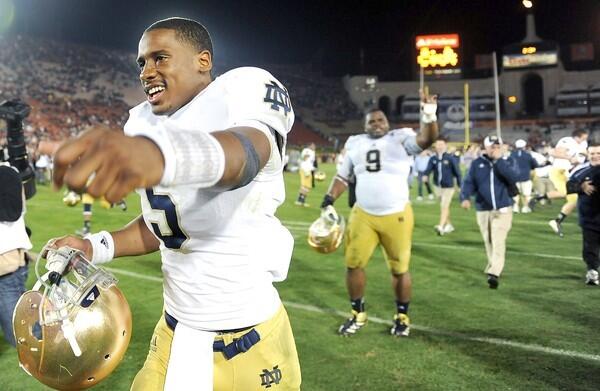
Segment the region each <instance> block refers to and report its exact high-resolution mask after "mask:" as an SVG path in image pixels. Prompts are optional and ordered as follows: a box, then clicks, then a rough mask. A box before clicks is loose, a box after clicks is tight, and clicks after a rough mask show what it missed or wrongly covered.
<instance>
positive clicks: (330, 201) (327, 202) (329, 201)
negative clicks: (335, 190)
mask: <svg viewBox="0 0 600 391" xmlns="http://www.w3.org/2000/svg"><path fill="white" fill-rule="evenodd" d="M334 202H335V199H334V198H333V197H332V196H331V194H325V197H323V202H322V203H321V209H323V208H327V207H328V206H329V205H333V203H334Z"/></svg>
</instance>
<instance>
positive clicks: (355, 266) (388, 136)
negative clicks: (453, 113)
mask: <svg viewBox="0 0 600 391" xmlns="http://www.w3.org/2000/svg"><path fill="white" fill-rule="evenodd" d="M436 109H437V97H436V96H431V97H430V96H428V95H427V94H422V96H421V122H422V124H423V126H422V129H421V132H420V133H419V134H418V135H417V134H415V133H414V131H413V130H412V129H409V128H403V129H394V130H390V125H389V123H388V120H387V118H386V116H385V114H384V113H383V112H382V111H381V110H372V111H370V112H369V113H367V114H366V116H365V134H361V135H357V136H352V137H350V138H349V139H348V141H347V142H346V145H345V148H346V156H345V158H344V162H343V163H342V166H341V169H340V170H338V173H337V175H336V177H335V178H334V179H333V182H332V183H331V185H330V187H329V191H328V192H327V194H326V195H325V198H324V200H323V203H322V205H321V207H322V208H327V207H328V206H330V205H332V204H333V203H334V201H335V200H336V199H337V198H338V197H339V196H340V195H341V194H342V193H343V192H344V191H345V190H346V188H347V180H348V177H349V176H350V174H351V173H354V174H355V175H356V179H357V185H356V204H355V205H354V207H353V208H352V212H351V214H350V218H349V221H348V229H347V231H346V248H345V260H346V267H347V272H346V284H347V288H348V293H349V295H350V302H351V306H352V316H351V317H350V318H349V319H348V320H347V321H346V322H344V323H343V324H342V325H341V326H340V327H339V330H338V332H339V333H340V334H341V335H352V334H354V333H356V332H357V331H358V330H359V329H360V328H361V327H362V326H363V325H364V324H365V323H366V322H367V313H366V311H365V302H364V293H365V285H366V281H367V278H366V273H365V267H366V266H367V263H368V262H369V259H370V258H371V255H372V253H373V251H374V250H375V247H376V246H377V245H381V246H382V247H383V250H384V253H385V256H386V260H387V264H388V268H389V270H390V273H391V275H392V288H393V290H394V294H395V298H396V308H397V314H396V315H395V316H394V326H393V327H392V329H391V333H392V334H393V335H396V336H408V334H409V319H408V315H407V313H408V305H409V302H410V298H411V284H412V283H411V278H410V273H409V271H408V265H409V262H410V253H411V243H412V232H413V225H414V219H413V212H412V208H411V206H410V202H409V191H408V181H407V180H408V175H409V173H410V166H411V164H412V159H411V156H410V155H416V154H418V153H420V152H421V151H422V150H423V149H426V148H428V147H429V146H430V145H431V144H432V143H433V141H434V140H435V139H436V138H437V136H438V126H437V122H436V121H437V117H436V114H435V113H436Z"/></svg>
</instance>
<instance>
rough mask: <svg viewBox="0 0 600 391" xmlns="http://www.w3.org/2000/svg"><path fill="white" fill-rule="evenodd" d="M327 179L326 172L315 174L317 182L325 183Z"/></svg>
mask: <svg viewBox="0 0 600 391" xmlns="http://www.w3.org/2000/svg"><path fill="white" fill-rule="evenodd" d="M325 179H327V174H325V172H323V171H317V172H315V180H316V181H319V182H323V181H324V180H325Z"/></svg>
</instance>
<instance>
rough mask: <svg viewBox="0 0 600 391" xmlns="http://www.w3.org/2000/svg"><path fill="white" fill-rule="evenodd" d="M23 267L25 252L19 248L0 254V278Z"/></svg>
mask: <svg viewBox="0 0 600 391" xmlns="http://www.w3.org/2000/svg"><path fill="white" fill-rule="evenodd" d="M21 266H25V250H23V249H21V248H19V249H16V250H11V251H8V252H5V253H4V254H0V276H3V275H5V274H8V273H12V272H14V271H15V270H17V269H18V268H20V267H21Z"/></svg>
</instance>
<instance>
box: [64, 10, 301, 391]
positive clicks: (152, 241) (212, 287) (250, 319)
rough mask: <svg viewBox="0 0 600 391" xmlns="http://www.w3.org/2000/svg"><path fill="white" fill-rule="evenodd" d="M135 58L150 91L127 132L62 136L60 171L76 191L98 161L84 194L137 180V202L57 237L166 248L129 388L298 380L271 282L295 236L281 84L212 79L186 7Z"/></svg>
mask: <svg viewBox="0 0 600 391" xmlns="http://www.w3.org/2000/svg"><path fill="white" fill-rule="evenodd" d="M137 62H138V65H139V67H140V81H141V83H142V87H143V89H144V92H145V93H146V96H147V100H146V101H145V102H144V103H141V104H140V105H138V106H136V107H135V108H133V109H132V110H131V111H130V117H129V120H128V121H127V123H126V125H125V132H124V134H123V133H119V132H113V131H109V130H106V129H95V130H92V131H90V132H88V133H85V134H84V135H82V136H81V137H79V138H77V139H74V140H71V141H69V142H67V143H66V144H65V145H63V146H62V147H61V148H60V150H58V152H57V153H56V156H55V172H54V183H55V185H56V186H57V187H60V186H62V185H63V184H65V185H66V186H67V187H69V188H71V189H75V190H78V191H82V190H84V185H85V184H86V181H87V179H88V178H89V177H90V176H91V175H92V173H95V176H94V179H93V180H92V182H91V183H90V184H89V186H88V187H87V188H86V189H85V190H86V191H87V192H88V193H89V194H91V195H93V196H95V197H100V196H105V197H106V198H107V199H108V200H109V201H110V202H116V201H118V200H120V199H122V198H123V197H124V196H126V195H127V194H128V193H129V192H131V191H132V190H134V189H135V190H136V191H137V192H138V193H139V195H140V197H141V202H142V215H141V216H139V217H138V218H136V219H135V220H133V221H132V222H131V223H130V224H129V225H127V226H126V227H124V228H123V229H121V230H118V231H115V232H111V233H109V232H106V231H102V232H100V233H96V234H93V235H91V236H89V237H88V238H87V239H85V240H82V239H79V238H76V237H73V236H69V237H64V238H60V239H58V240H57V241H56V243H55V246H56V247H59V246H64V245H68V246H71V247H75V248H79V249H82V250H84V251H85V253H86V255H87V256H88V257H90V259H92V261H93V262H94V263H96V264H99V263H103V262H108V261H110V260H111V259H112V258H114V257H121V256H128V255H140V254H147V253H150V252H154V251H157V250H160V252H161V260H162V271H163V274H164V282H163V288H164V309H165V312H164V314H163V315H162V316H161V317H160V320H159V321H158V324H157V325H156V328H155V331H154V336H153V338H152V341H153V345H152V346H151V349H150V351H149V353H148V357H147V359H146V362H145V364H144V367H143V368H142V369H141V370H140V372H139V373H138V374H137V376H136V377H135V380H134V382H133V385H132V389H133V390H163V389H165V390H180V389H190V388H194V389H198V390H213V389H214V390H259V389H263V388H264V387H265V386H267V387H268V386H270V385H271V383H277V384H278V385H279V387H280V388H281V389H288V390H297V389H299V388H300V366H299V363H298V357H297V353H296V347H295V343H294V339H293V335H292V330H291V327H290V323H289V320H288V317H287V314H286V311H285V309H284V308H283V305H282V303H281V300H280V298H279V295H278V293H277V290H276V289H275V288H274V286H273V281H281V280H283V279H285V277H286V275H287V270H288V267H289V261H290V258H291V253H292V247H293V238H292V236H291V234H290V233H289V231H287V229H285V228H284V227H283V226H282V225H281V223H280V222H279V220H278V219H277V218H276V217H275V216H274V213H275V210H276V209H277V207H278V206H279V205H280V204H281V203H282V202H283V200H284V198H285V189H284V183H283V175H282V169H283V165H282V156H284V155H285V151H284V149H285V140H286V135H287V133H288V132H289V131H290V129H291V127H292V124H293V122H294V112H293V110H292V107H291V104H290V101H289V96H288V92H287V90H286V89H285V87H284V86H283V85H282V84H281V83H280V82H279V81H277V80H276V79H275V78H274V77H273V76H272V75H271V74H269V73H268V72H266V71H264V70H262V69H258V68H250V67H247V68H237V69H234V70H231V71H229V72H227V73H225V74H223V75H221V76H220V77H218V78H216V79H214V80H213V78H212V75H211V69H212V42H211V39H210V36H209V34H208V32H207V31H206V29H205V28H204V26H202V25H201V24H199V23H197V22H195V21H193V20H189V19H182V18H170V19H166V20H162V21H158V22H156V23H154V24H153V25H151V26H150V27H148V28H147V29H146V30H145V31H144V33H143V35H142V37H141V40H140V42H139V48H138V59H137ZM236 356H237V357H236ZM233 357H236V359H235V360H231V359H232V358H233ZM213 373H214V382H213ZM265 373H267V375H268V376H267V375H264V374H265ZM260 374H263V375H264V376H259V375H260Z"/></svg>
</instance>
